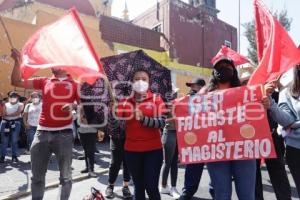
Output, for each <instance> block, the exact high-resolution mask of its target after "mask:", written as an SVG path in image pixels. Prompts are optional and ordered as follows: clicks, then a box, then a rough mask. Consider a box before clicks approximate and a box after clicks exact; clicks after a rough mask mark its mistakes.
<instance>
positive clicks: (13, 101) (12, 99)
mask: <svg viewBox="0 0 300 200" xmlns="http://www.w3.org/2000/svg"><path fill="white" fill-rule="evenodd" d="M17 101H18V99H17V98H15V97H13V98H9V102H10V103H16V102H17Z"/></svg>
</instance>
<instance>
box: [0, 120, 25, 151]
mask: <svg viewBox="0 0 300 200" xmlns="http://www.w3.org/2000/svg"><path fill="white" fill-rule="evenodd" d="M7 123H8V121H5V120H2V121H1V125H0V130H1V142H2V151H1V156H3V157H5V156H6V154H7V147H8V141H9V136H11V149H12V156H13V157H16V156H18V140H19V135H20V130H21V121H20V120H16V121H15V128H14V129H11V131H10V132H9V133H5V132H4V129H5V126H6V124H7Z"/></svg>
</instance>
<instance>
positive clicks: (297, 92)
mask: <svg viewBox="0 0 300 200" xmlns="http://www.w3.org/2000/svg"><path fill="white" fill-rule="evenodd" d="M293 75H294V80H293V81H292V83H291V84H290V85H289V92H290V94H291V96H292V97H293V98H295V99H298V98H299V96H300V64H298V65H296V67H294V71H293Z"/></svg>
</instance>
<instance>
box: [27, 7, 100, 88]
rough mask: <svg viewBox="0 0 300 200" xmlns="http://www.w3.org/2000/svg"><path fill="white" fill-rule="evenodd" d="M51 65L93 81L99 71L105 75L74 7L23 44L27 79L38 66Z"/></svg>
mask: <svg viewBox="0 0 300 200" xmlns="http://www.w3.org/2000/svg"><path fill="white" fill-rule="evenodd" d="M52 67H59V68H62V69H64V70H66V71H68V72H69V73H70V74H72V75H73V76H76V77H79V78H80V79H83V81H87V82H88V83H91V84H92V83H94V81H95V80H96V78H97V77H95V74H97V72H99V73H100V74H104V70H103V68H102V65H101V64H100V61H99V58H98V56H97V55H96V52H95V50H94V48H93V46H92V43H91V42H90V40H89V38H88V35H87V34H86V32H85V30H84V27H83V25H82V23H81V21H80V19H79V17H78V15H77V12H76V10H75V9H72V10H70V12H69V14H67V15H65V16H63V17H62V18H61V19H59V20H58V21H56V22H54V23H52V24H50V25H47V26H44V27H42V28H41V29H40V30H38V31H37V32H36V33H35V34H34V35H32V36H31V38H30V39H29V40H28V41H27V42H26V44H25V46H24V47H23V50H22V61H21V74H22V77H23V78H24V79H28V78H29V77H31V76H32V75H33V74H34V73H36V72H37V71H38V70H39V69H45V68H52ZM87 74H89V75H90V77H87V76H88V75H87ZM82 75H83V76H84V77H82ZM92 75H93V76H92ZM98 77H99V76H98Z"/></svg>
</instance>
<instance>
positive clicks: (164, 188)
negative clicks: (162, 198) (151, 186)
mask: <svg viewBox="0 0 300 200" xmlns="http://www.w3.org/2000/svg"><path fill="white" fill-rule="evenodd" d="M159 191H160V193H162V194H170V188H169V186H166V187H163V186H161V187H160V188H159Z"/></svg>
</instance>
